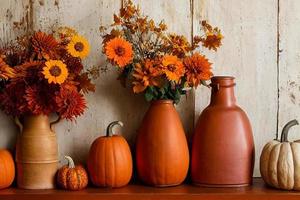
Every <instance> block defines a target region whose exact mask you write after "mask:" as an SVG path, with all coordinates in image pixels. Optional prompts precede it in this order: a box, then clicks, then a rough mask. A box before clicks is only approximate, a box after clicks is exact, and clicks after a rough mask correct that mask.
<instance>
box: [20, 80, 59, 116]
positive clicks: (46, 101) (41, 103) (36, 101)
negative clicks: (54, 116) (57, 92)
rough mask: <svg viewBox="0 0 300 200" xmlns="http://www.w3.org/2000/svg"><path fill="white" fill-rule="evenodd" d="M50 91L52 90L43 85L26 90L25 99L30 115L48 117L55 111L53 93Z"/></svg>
mask: <svg viewBox="0 0 300 200" xmlns="http://www.w3.org/2000/svg"><path fill="white" fill-rule="evenodd" d="M51 90H53V88H49V87H46V86H44V85H43V84H41V85H33V86H31V87H28V88H26V90H25V93H26V95H25V99H26V101H27V106H28V109H29V110H30V112H31V113H32V114H35V115H38V114H44V115H49V114H50V113H51V112H53V111H54V110H55V105H56V103H55V98H54V97H53V96H52V94H53V93H54V91H53V92H51Z"/></svg>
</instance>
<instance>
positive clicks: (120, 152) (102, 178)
mask: <svg viewBox="0 0 300 200" xmlns="http://www.w3.org/2000/svg"><path fill="white" fill-rule="evenodd" d="M115 125H120V126H123V123H122V122H120V121H115V122H112V123H110V124H109V125H108V127H107V130H106V136H103V137H99V138H97V139H96V140H95V141H94V142H93V144H92V146H91V149H90V152H89V157H88V162H87V166H88V171H89V173H90V178H91V181H92V183H93V184H94V185H96V186H99V187H122V186H125V185H127V184H128V182H129V181H130V179H131V175H132V157H131V152H130V148H129V145H128V143H127V142H126V140H125V139H124V138H123V137H122V136H120V135H113V133H112V128H113V127H114V126H115Z"/></svg>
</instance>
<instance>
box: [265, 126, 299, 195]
mask: <svg viewBox="0 0 300 200" xmlns="http://www.w3.org/2000/svg"><path fill="white" fill-rule="evenodd" d="M298 124H299V123H298V121H297V120H292V121H290V122H289V123H287V124H286V125H285V126H284V128H283V130H282V133H281V139H280V141H278V140H273V141H271V142H269V143H267V144H266V145H265V146H264V148H263V150H262V153H261V156H260V173H261V176H262V178H263V180H264V181H265V182H266V183H267V184H268V185H270V186H272V187H275V188H278V189H284V190H300V141H299V140H298V141H295V142H289V141H288V140H287V137H288V131H289V129H290V128H291V127H292V126H294V125H298Z"/></svg>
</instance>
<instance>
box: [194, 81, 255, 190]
mask: <svg viewBox="0 0 300 200" xmlns="http://www.w3.org/2000/svg"><path fill="white" fill-rule="evenodd" d="M211 81H212V84H211V86H212V94H211V102H210V104H209V106H208V107H207V108H205V109H204V110H203V112H202V113H201V115H200V117H199V120H198V122H197V125H196V129H195V132H194V136H193V144H192V158H191V176H192V181H193V183H194V184H196V185H201V186H212V187H235V186H246V185H249V184H251V183H252V173H253V164H254V142H253V135H252V129H251V125H250V122H249V120H248V117H247V115H246V113H245V112H244V111H243V110H242V109H241V108H240V107H239V106H237V104H236V99H235V96H234V86H235V83H234V77H228V76H216V77H213V78H212V80H211Z"/></svg>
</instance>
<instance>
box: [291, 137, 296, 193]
mask: <svg viewBox="0 0 300 200" xmlns="http://www.w3.org/2000/svg"><path fill="white" fill-rule="evenodd" d="M292 145H293V143H290V147H291V151H292V155H293V168H294V176H293V178H294V185H293V189H295V185H296V183H295V182H296V181H295V180H296V172H295V169H296V162H295V159H296V157H297V156H296V155H295V152H294V148H293V146H292Z"/></svg>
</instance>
